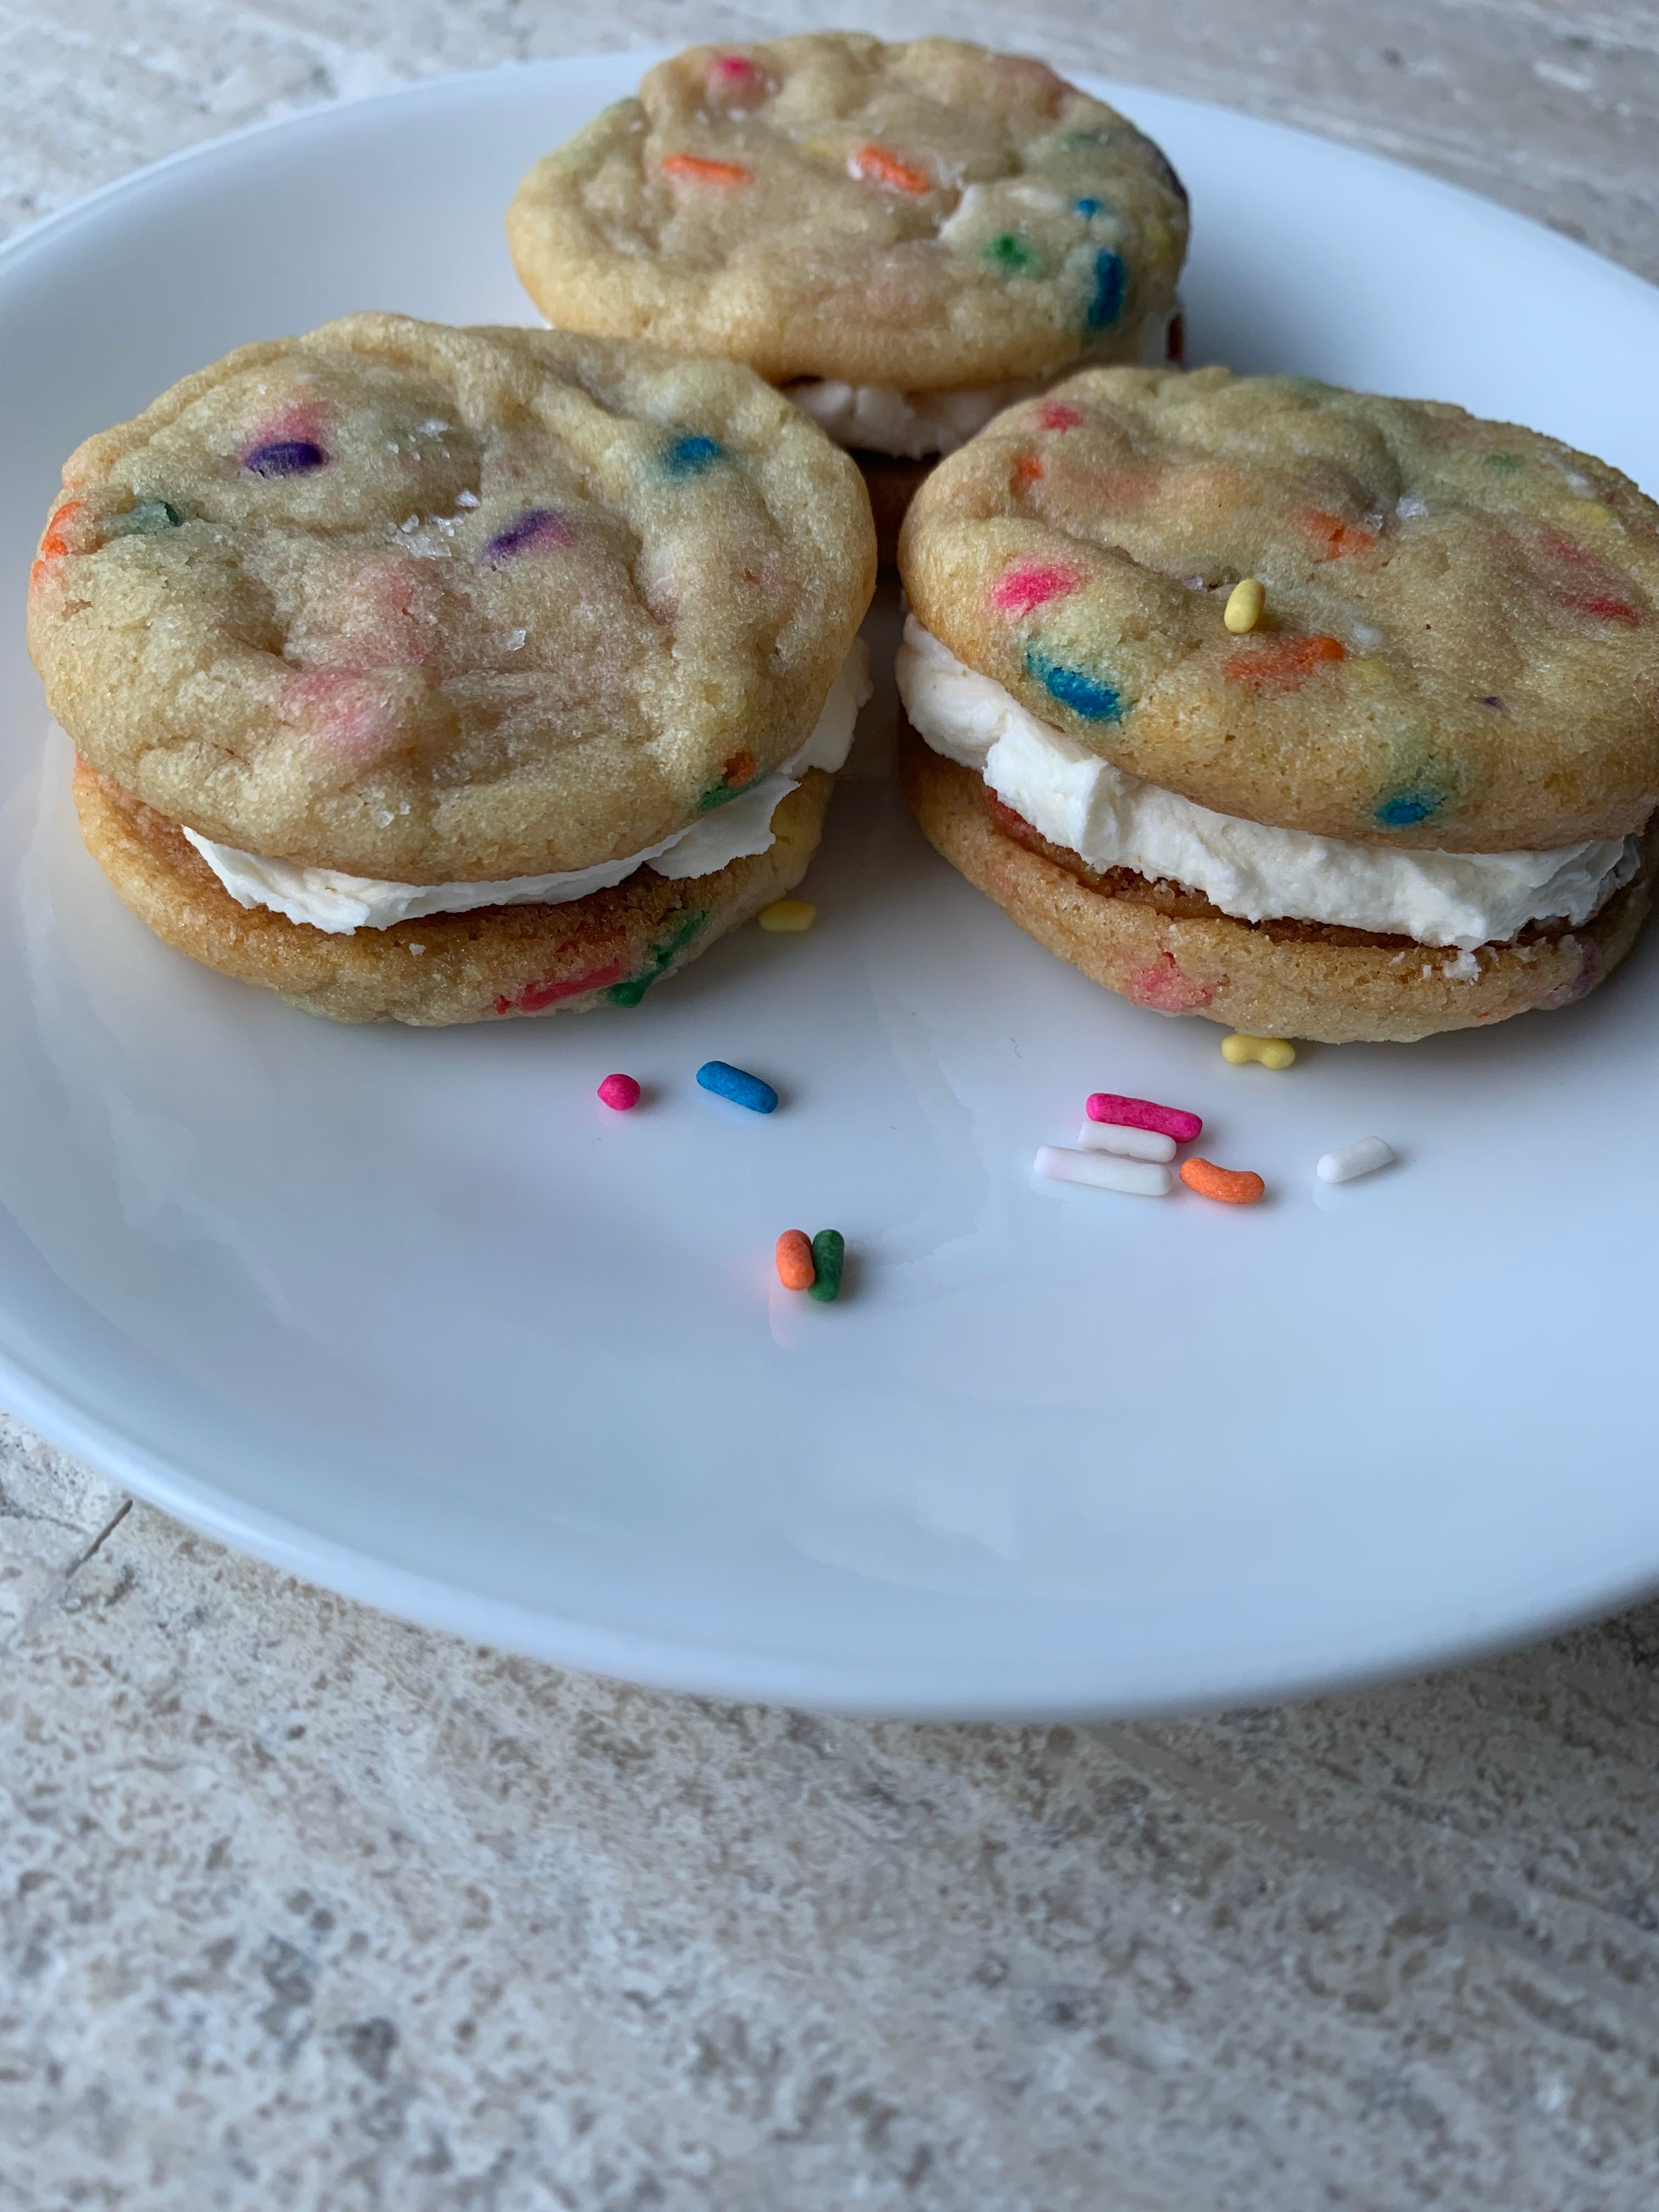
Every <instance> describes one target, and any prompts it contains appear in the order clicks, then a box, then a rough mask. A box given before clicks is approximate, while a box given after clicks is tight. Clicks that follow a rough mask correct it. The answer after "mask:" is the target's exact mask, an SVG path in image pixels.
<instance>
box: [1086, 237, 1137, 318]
mask: <svg viewBox="0 0 1659 2212" xmlns="http://www.w3.org/2000/svg"><path fill="white" fill-rule="evenodd" d="M1128 290H1129V272H1128V270H1127V269H1126V268H1125V267H1124V265H1123V256H1122V255H1121V253H1114V252H1112V249H1111V248H1110V246H1103V247H1102V248H1101V250H1100V252H1098V253H1097V254H1096V256H1095V289H1094V296H1093V297H1092V298H1091V301H1090V302H1089V328H1090V329H1091V331H1103V330H1107V329H1109V328H1110V326H1111V325H1112V324H1114V323H1115V321H1116V320H1117V319H1118V317H1119V316H1120V315H1121V313H1123V302H1124V301H1125V299H1126V298H1127V295H1128Z"/></svg>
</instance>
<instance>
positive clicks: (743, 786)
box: [697, 769, 766, 814]
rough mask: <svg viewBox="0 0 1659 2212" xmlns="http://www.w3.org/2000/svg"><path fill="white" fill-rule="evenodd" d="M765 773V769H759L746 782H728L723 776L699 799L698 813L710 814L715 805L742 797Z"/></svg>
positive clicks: (722, 804) (721, 804)
mask: <svg viewBox="0 0 1659 2212" xmlns="http://www.w3.org/2000/svg"><path fill="white" fill-rule="evenodd" d="M765 773H766V771H765V769H757V770H756V771H755V773H754V775H751V776H750V778H749V780H748V781H747V782H746V783H728V782H727V781H726V778H725V777H724V776H722V777H721V778H720V781H719V782H718V783H711V784H710V785H709V787H708V790H707V791H705V792H704V793H703V794H702V798H701V799H699V800H698V801H697V811H698V813H699V814H710V813H712V812H713V811H714V808H715V807H717V806H724V805H725V804H726V800H727V799H738V798H741V796H742V795H743V793H744V792H745V791H752V790H753V789H754V787H755V786H756V785H757V783H758V782H759V781H761V778H762V777H763V775H765Z"/></svg>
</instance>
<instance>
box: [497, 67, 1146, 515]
mask: <svg viewBox="0 0 1659 2212" xmlns="http://www.w3.org/2000/svg"><path fill="white" fill-rule="evenodd" d="M507 238H508V242H509V244H510V245H511V247H512V250H513V260H514V262H515V264H517V267H518V270H519V275H520V279H521V280H522V282H523V283H524V284H525V286H526V289H527V290H528V291H529V293H530V295H531V297H532V299H533V300H534V301H535V302H536V305H537V306H538V307H539V308H540V309H541V311H542V313H544V315H545V316H546V317H547V318H548V319H549V321H550V322H552V323H555V324H556V325H559V327H561V328H562V329H565V330H574V331H597V332H600V333H603V334H604V335H605V336H608V337H632V338H643V339H648V340H649V341H650V342H651V343H653V344H655V345H663V346H671V347H673V348H675V349H678V350H680V351H683V352H686V353H694V354H712V355H720V356H725V357H726V358H727V359H729V360H734V361H743V362H748V363H749V365H750V367H751V368H756V369H757V370H758V371H759V372H760V374H762V375H763V376H764V377H767V378H769V380H771V381H772V382H773V383H775V384H778V385H781V386H784V387H785V388H786V389H787V391H788V392H789V393H790V396H791V397H792V398H793V399H794V400H795V401H796V403H797V404H799V406H801V407H803V408H805V410H807V411H808V412H809V413H810V414H811V416H813V418H814V419H815V420H816V421H817V422H821V423H822V424H823V427H824V428H825V429H826V430H827V431H828V432H829V435H830V436H831V437H833V438H834V439H835V440H836V441H837V443H839V444H841V445H842V446H845V447H848V448H849V449H851V450H852V451H854V452H855V453H857V455H858V457H859V460H860V465H861V466H862V467H863V468H864V470H865V472H866V477H867V478H868V480H869V483H870V487H871V494H872V500H873V501H874V504H875V508H876V515H877V522H878V528H882V529H884V532H885V538H884V557H888V558H890V556H891V545H892V538H893V535H894V533H895V532H896V526H897V521H898V519H899V518H900V517H901V516H902V513H903V508H904V505H905V503H906V501H908V497H909V495H910V494H911V493H912V492H913V491H914V489H915V486H916V484H917V483H919V482H920V481H921V477H923V476H924V475H925V474H926V471H927V466H928V465H929V464H930V463H931V462H932V461H933V459H936V458H937V457H938V456H939V454H941V453H951V452H953V451H954V450H955V449H956V448H957V447H958V446H960V445H962V444H963V442H964V441H966V440H967V439H968V438H969V437H970V436H971V435H973V433H974V432H975V430H978V429H979V428H981V427H982V426H983V425H984V424H985V423H986V422H989V421H990V419H991V417H992V416H994V414H996V413H997V412H998V410H1000V409H1001V408H1002V407H1005V406H1006V405H1008V404H1010V402H1011V401H1012V400H1014V399H1017V398H1021V397H1023V396H1024V395H1026V394H1027V393H1030V392H1035V391H1037V390H1040V389H1041V388H1042V386H1045V385H1048V384H1050V383H1052V382H1053V381H1054V380H1055V378H1057V377H1059V376H1060V375H1063V374H1066V372H1067V371H1069V370H1071V369H1073V368H1077V367H1079V366H1080V365H1081V364H1082V363H1084V362H1089V361H1138V360H1143V359H1147V360H1153V361H1158V362H1162V361H1164V360H1165V359H1166V358H1168V357H1169V354H1170V347H1171V341H1172V334H1173V331H1174V328H1175V288H1176V277H1177V276H1178V274H1179V272H1180V269H1181V264H1182V257H1183V255H1184V253H1185V252H1186V245H1187V199H1186V194H1185V192H1184V191H1182V186H1181V183H1180V179H1178V178H1177V177H1176V173H1175V172H1174V170H1173V169H1171V167H1170V164H1169V162H1168V161H1166V160H1165V159H1164V155H1162V154H1161V153H1160V152H1159V150H1158V148H1157V147H1156V146H1155V145H1154V144H1153V143H1152V140H1151V139H1149V138H1147V137H1144V136H1143V135H1142V134H1141V132H1139V131H1137V130H1136V129H1135V128H1134V126H1133V124H1131V123H1129V122H1127V121H1126V119H1125V118H1123V117H1122V116H1121V115H1120V114H1118V113H1117V112H1116V111H1115V109H1113V108H1110V107H1108V106H1106V105H1105V104H1104V102H1103V101H1101V100H1092V99H1091V98H1090V97H1089V96H1088V94H1085V93H1082V92H1079V90H1078V89H1077V88H1076V87H1075V86H1074V85H1070V84H1067V83H1066V81H1065V80H1064V78H1062V77H1060V76H1056V75H1055V74H1054V70H1051V69H1049V68H1048V66H1047V65H1046V64H1044V63H1042V62H1039V61H1032V60H1030V59H1027V58H1024V57H1022V56H1017V55H1011V54H997V53H991V52H987V51H986V49H985V48H983V47H981V46H968V45H964V44H963V43H961V42H960V41H958V40H953V39H921V40H915V41H914V42H911V43H909V44H905V45H898V46H888V45H884V44H883V42H882V41H881V40H879V39H872V38H868V37H866V36H864V35H862V34H860V33H852V32H822V33H814V34H811V35H809V36H805V37H801V38H791V39H778V40H772V41H769V42H768V43H765V44H762V45H757V46H693V47H691V48H690V50H689V51H688V52H684V53H682V54H678V55H677V56H676V57H675V58H673V59H672V60H671V61H666V62H662V63H659V64H658V65H657V67H656V68H654V69H653V70H650V71H649V72H648V74H647V76H646V77H645V78H644V80H643V82H641V86H640V89H639V95H638V97H637V98H636V99H634V100H622V101H619V102H618V103H617V105H616V106H613V107H609V108H607V109H606V110H605V112H604V113H603V114H602V115H600V116H599V117H597V118H595V120H594V121H593V122H592V123H590V124H589V125H587V127H586V129H585V130H583V131H579V132H578V133H577V135H576V137H574V138H573V139H571V140H570V141H569V142H568V143H567V144H565V145H563V146H562V147H561V148H559V149H558V150H557V151H556V153H553V154H550V155H548V156H547V157H546V159H545V160H544V161H540V162H538V164H537V166H536V167H534V168H533V169H532V171H531V172H530V173H529V175H528V176H527V177H526V179H525V180H524V182H523V184H522V185H520V188H519V192H518V196H517V197H516V198H515V199H514V201H513V205H512V207H511V210H509V212H508V216H507Z"/></svg>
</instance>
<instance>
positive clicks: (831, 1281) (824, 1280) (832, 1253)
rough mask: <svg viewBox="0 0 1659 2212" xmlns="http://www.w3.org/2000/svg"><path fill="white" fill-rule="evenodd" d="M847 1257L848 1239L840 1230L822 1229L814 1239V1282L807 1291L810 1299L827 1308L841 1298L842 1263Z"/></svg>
mask: <svg viewBox="0 0 1659 2212" xmlns="http://www.w3.org/2000/svg"><path fill="white" fill-rule="evenodd" d="M846 1257H847V1239H846V1238H845V1237H843V1236H842V1233H841V1231H840V1230H839V1229H820V1230H819V1231H818V1233H817V1236H816V1237H814V1238H813V1239H812V1267H813V1271H814V1273H813V1280H812V1282H811V1285H810V1286H809V1288H808V1290H807V1293H806V1295H807V1297H809V1298H816V1299H817V1302H818V1304H820V1305H824V1306H827V1305H829V1304H831V1303H832V1301H833V1300H835V1299H836V1298H838V1297H840V1296H841V1270H842V1261H844V1260H845V1259H846Z"/></svg>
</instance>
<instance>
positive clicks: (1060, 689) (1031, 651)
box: [1025, 645, 1123, 722]
mask: <svg viewBox="0 0 1659 2212" xmlns="http://www.w3.org/2000/svg"><path fill="white" fill-rule="evenodd" d="M1025 672H1026V674H1027V675H1028V676H1035V677H1036V680H1037V682H1038V683H1039V684H1042V688H1043V690H1045V691H1046V692H1047V693H1048V696H1049V697H1050V698H1051V699H1058V700H1059V702H1060V705H1061V706H1062V707H1069V708H1071V710H1072V712H1073V714H1081V715H1082V717H1083V719H1084V720H1085V721H1086V722H1121V720H1123V701H1122V698H1121V696H1120V694H1119V692H1118V689H1117V686H1116V685H1115V684H1103V683H1102V682H1101V680H1100V678H1098V677H1097V676H1088V675H1085V673H1084V671H1083V670H1082V669H1080V668H1066V667H1064V666H1062V665H1061V664H1060V662H1059V661H1056V660H1050V659H1049V658H1048V654H1047V653H1040V652H1039V651H1038V650H1037V648H1036V646H1034V645H1031V646H1027V647H1026V648H1025Z"/></svg>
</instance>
